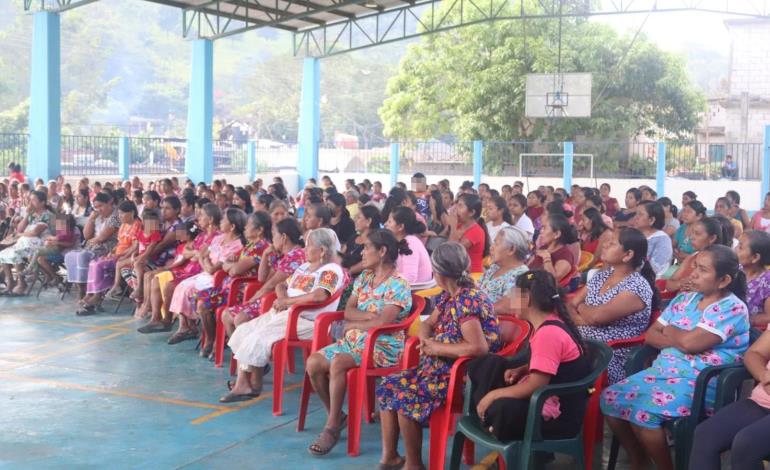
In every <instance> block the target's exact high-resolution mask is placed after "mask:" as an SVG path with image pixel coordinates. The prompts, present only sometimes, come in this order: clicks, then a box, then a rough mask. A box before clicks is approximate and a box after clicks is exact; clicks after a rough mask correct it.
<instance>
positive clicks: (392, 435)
mask: <svg viewBox="0 0 770 470" xmlns="http://www.w3.org/2000/svg"><path fill="white" fill-rule="evenodd" d="M431 264H432V265H433V273H434V276H435V278H436V282H437V283H438V285H439V286H440V287H441V288H442V289H443V290H444V292H443V293H442V294H441V295H440V296H439V297H438V300H437V303H436V308H435V310H434V311H433V313H432V314H431V316H430V318H429V319H428V320H427V321H425V322H423V323H422V324H421V325H420V333H419V338H420V352H421V354H420V363H419V365H418V366H417V367H416V368H412V369H407V370H405V371H403V372H401V373H399V374H395V375H391V376H389V377H386V378H385V379H384V380H383V381H382V382H381V383H380V384H379V385H378V386H377V390H376V395H377V399H378V401H379V404H380V420H381V422H382V460H381V461H380V463H381V464H382V466H387V467H393V468H396V467H398V466H400V465H403V466H405V467H406V468H423V464H422V426H424V425H427V423H428V421H429V419H430V415H431V413H432V412H433V410H434V409H436V408H438V407H440V406H442V405H443V404H444V402H445V400H446V395H447V384H448V383H449V376H450V371H451V368H452V364H453V362H454V360H455V359H456V358H458V357H461V356H483V355H485V354H487V353H488V352H496V351H498V350H499V349H500V346H501V340H500V325H499V323H498V321H497V318H496V317H495V314H494V312H493V308H492V303H491V302H490V301H489V299H488V298H487V296H486V295H484V293H483V292H481V291H479V290H478V289H476V288H475V287H474V284H473V281H472V280H471V278H470V277H469V274H468V270H469V269H470V258H469V257H468V253H467V252H466V251H465V248H464V247H463V246H462V245H460V244H459V243H457V242H447V243H444V244H442V245H440V246H439V247H437V248H436V249H435V250H434V251H433V254H432V255H431ZM399 430H400V432H401V435H402V436H403V438H404V446H405V448H406V459H404V458H402V457H401V456H400V455H399V454H398V450H397V446H398V435H399Z"/></svg>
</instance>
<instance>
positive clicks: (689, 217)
mask: <svg viewBox="0 0 770 470" xmlns="http://www.w3.org/2000/svg"><path fill="white" fill-rule="evenodd" d="M681 215H682V222H684V223H686V224H694V223H695V222H697V221H698V214H697V213H696V212H695V210H693V208H692V207H690V206H684V207H683V208H682V212H681Z"/></svg>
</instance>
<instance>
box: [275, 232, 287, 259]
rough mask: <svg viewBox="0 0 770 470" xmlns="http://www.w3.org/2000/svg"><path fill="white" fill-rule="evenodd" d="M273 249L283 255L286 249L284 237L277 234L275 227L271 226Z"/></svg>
mask: <svg viewBox="0 0 770 470" xmlns="http://www.w3.org/2000/svg"><path fill="white" fill-rule="evenodd" d="M273 248H275V249H276V250H277V251H278V252H279V253H284V252H285V251H284V250H285V249H286V248H287V245H286V235H284V234H282V233H281V232H279V231H278V229H277V228H276V227H275V226H273Z"/></svg>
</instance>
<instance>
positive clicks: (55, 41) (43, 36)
mask: <svg viewBox="0 0 770 470" xmlns="http://www.w3.org/2000/svg"><path fill="white" fill-rule="evenodd" d="M30 82H31V86H30V105H29V147H28V150H27V152H28V153H27V176H29V178H30V179H32V180H34V179H36V178H42V179H43V181H48V180H51V179H54V178H56V177H57V176H59V174H60V173H61V23H60V18H59V14H58V13H53V12H49V11H40V12H36V13H35V15H34V30H33V33H32V61H31V74H30Z"/></svg>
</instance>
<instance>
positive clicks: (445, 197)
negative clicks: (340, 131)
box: [441, 193, 770, 208]
mask: <svg viewBox="0 0 770 470" xmlns="http://www.w3.org/2000/svg"><path fill="white" fill-rule="evenodd" d="M441 202H442V203H443V205H444V207H446V208H449V207H452V198H451V197H449V193H441ZM768 207H770V206H768Z"/></svg>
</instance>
